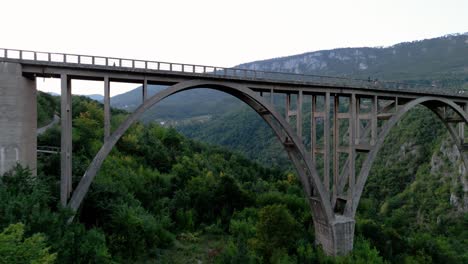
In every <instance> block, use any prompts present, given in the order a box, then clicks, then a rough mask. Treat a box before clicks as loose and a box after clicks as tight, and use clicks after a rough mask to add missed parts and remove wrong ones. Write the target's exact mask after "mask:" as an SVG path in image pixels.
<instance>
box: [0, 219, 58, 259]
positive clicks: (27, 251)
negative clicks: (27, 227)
mask: <svg viewBox="0 0 468 264" xmlns="http://www.w3.org/2000/svg"><path fill="white" fill-rule="evenodd" d="M45 240H46V238H45V236H44V235H43V234H34V235H32V236H31V237H26V238H25V237H24V225H23V224H12V225H9V226H8V227H7V228H5V229H4V230H3V232H2V233H0V263H5V264H9V263H18V264H21V263H24V264H26V263H38V264H39V263H41V264H47V263H54V262H55V259H56V257H57V254H56V253H54V254H52V253H49V248H48V247H47V243H46V242H45Z"/></svg>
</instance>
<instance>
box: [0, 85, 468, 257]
mask: <svg viewBox="0 0 468 264" xmlns="http://www.w3.org/2000/svg"><path fill="white" fill-rule="evenodd" d="M39 98H40V99H39V103H40V106H39V111H40V112H42V111H45V110H46V111H45V112H46V113H39V116H42V115H47V114H50V113H53V112H54V111H57V110H58V105H59V101H58V98H56V97H51V96H50V95H47V94H42V93H40V94H39ZM44 102H45V103H44ZM50 107H53V108H54V109H53V110H52V109H50ZM73 110H74V111H73V144H74V159H73V174H74V182H75V184H76V182H77V181H78V180H79V178H80V176H81V175H83V172H84V170H85V169H86V167H87V164H89V163H90V160H91V158H92V157H93V156H94V154H95V153H96V152H97V150H98V149H99V147H100V146H101V145H102V138H103V129H102V128H103V111H102V105H101V104H99V103H97V102H96V101H92V100H90V99H87V98H84V97H73ZM112 114H113V120H112V123H113V127H114V128H115V127H116V126H117V125H118V124H119V123H120V122H121V121H122V120H123V118H124V117H125V116H126V115H127V113H126V112H124V111H122V110H113V112H112ZM413 118H414V119H413ZM433 118H434V117H432V116H431V115H430V114H429V115H427V113H425V112H424V111H423V110H420V111H417V112H416V113H414V115H413V117H412V118H407V119H405V120H403V122H402V124H401V127H408V130H405V132H406V133H416V132H417V133H420V136H419V137H418V138H419V140H420V141H421V142H428V141H430V140H432V139H434V138H440V137H439V136H440V135H441V134H443V132H442V131H443V130H442V127H441V126H436V128H437V129H433V128H431V127H427V129H426V130H425V131H424V130H423V131H421V130H413V129H411V126H412V125H415V120H419V119H423V120H422V122H433V120H432V119H433ZM392 136H394V137H397V138H395V139H392V138H391V139H390V140H398V139H399V138H398V137H399V136H400V135H395V134H394V135H392ZM442 138H443V137H442ZM59 143H60V130H59V128H58V127H55V128H52V129H50V130H49V131H47V132H46V133H45V134H43V135H41V136H40V137H39V138H38V144H39V145H55V146H59ZM416 143H418V142H415V144H416ZM441 144H442V140H439V143H437V144H436V145H437V147H438V148H440V149H443V148H442V145H441ZM431 147H432V145H431V144H422V148H429V149H426V150H425V151H427V152H428V153H430V152H431V151H432V149H430V148H431ZM388 151H389V152H391V151H394V150H392V149H389V150H388ZM442 152H443V151H442ZM440 156H441V157H440V158H441V159H444V158H445V159H448V158H447V157H446V156H444V154H443V153H441V154H440ZM428 158H429V155H420V156H419V157H415V158H414V159H413V162H414V163H412V164H408V163H404V162H403V163H401V162H400V163H399V162H398V161H395V162H396V163H397V165H398V166H391V167H388V166H385V164H384V163H385V161H384V160H385V159H382V160H381V161H379V164H378V165H376V166H375V168H374V171H375V173H372V174H371V175H372V176H371V178H370V179H369V182H368V184H367V187H366V193H365V197H364V198H363V200H362V201H361V205H360V207H359V213H358V217H357V224H356V241H355V249H354V251H353V252H352V253H351V254H350V255H348V256H345V257H339V258H330V257H327V256H325V255H324V253H323V252H322V250H321V249H320V248H319V247H316V246H315V245H314V231H313V222H312V218H311V214H310V210H309V208H308V205H307V203H306V200H305V199H304V198H305V197H304V195H303V193H302V189H301V187H300V185H299V183H298V181H297V179H296V175H295V172H294V171H290V170H280V169H278V168H277V169H272V168H266V167H264V166H261V165H259V164H258V163H255V162H252V161H249V160H248V159H246V158H244V157H243V156H242V155H240V154H236V153H233V152H230V151H227V150H225V149H222V148H219V147H215V146H208V145H206V144H202V143H199V142H196V141H193V140H190V139H187V138H185V137H183V136H181V135H180V134H179V133H177V132H176V131H175V130H174V129H168V128H163V127H160V126H158V125H156V124H153V123H148V124H144V123H137V124H135V125H134V126H132V128H131V129H130V130H129V131H128V132H127V133H126V134H125V136H124V137H123V138H122V139H121V140H120V141H119V142H118V145H117V147H116V148H115V149H114V150H113V151H112V153H111V155H110V157H109V158H107V159H106V161H105V162H104V165H103V167H102V169H101V171H100V173H99V175H98V177H97V178H96V180H95V182H94V183H93V185H92V188H91V191H90V193H89V194H88V195H87V197H86V199H85V201H84V204H83V206H82V208H81V209H80V211H79V212H78V214H77V217H75V221H74V222H72V223H71V224H69V225H67V223H66V222H67V219H69V217H70V215H71V214H72V212H70V211H68V210H67V209H66V208H60V206H59V193H58V192H59V186H58V185H59V167H60V166H59V164H60V162H59V160H60V158H59V156H58V155H44V156H40V157H39V166H38V176H37V177H32V176H31V173H30V172H29V171H28V169H26V168H21V167H19V166H18V167H17V168H16V169H14V170H13V171H11V172H9V173H7V175H5V176H4V177H2V178H1V182H0V197H2V199H1V202H0V228H1V229H2V230H3V232H2V233H0V259H2V261H3V262H2V263H30V262H31V261H36V262H35V263H54V262H55V263H142V262H143V263H197V262H198V263H386V262H389V263H403V262H405V263H466V262H467V261H468V254H467V252H466V250H465V249H466V248H467V247H468V243H467V237H468V234H467V230H466V226H467V225H468V215H467V214H466V213H464V214H463V213H460V212H458V211H457V210H456V208H454V207H453V206H452V205H451V204H450V199H449V197H450V191H451V187H452V179H451V178H447V177H445V176H443V175H445V174H450V173H453V174H454V175H455V174H456V173H454V172H453V171H452V169H453V168H452V167H450V166H447V165H443V166H441V167H440V168H439V169H438V170H437V171H435V172H431V171H430V170H431V168H430V166H429V164H428V161H427V159H428ZM386 161H387V162H388V160H386ZM420 164H423V165H420ZM444 164H448V163H444ZM389 170H390V171H389Z"/></svg>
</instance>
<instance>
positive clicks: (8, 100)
mask: <svg viewBox="0 0 468 264" xmlns="http://www.w3.org/2000/svg"><path fill="white" fill-rule="evenodd" d="M36 118H37V100H36V81H35V80H30V79H27V78H25V77H23V75H22V70H21V64H19V63H10V62H0V175H3V174H4V173H5V172H7V171H8V170H10V169H11V168H12V167H13V166H15V164H16V163H17V162H18V163H20V164H21V165H23V166H27V167H29V168H30V169H31V170H32V172H33V175H36V148H37V141H36V129H37V121H36Z"/></svg>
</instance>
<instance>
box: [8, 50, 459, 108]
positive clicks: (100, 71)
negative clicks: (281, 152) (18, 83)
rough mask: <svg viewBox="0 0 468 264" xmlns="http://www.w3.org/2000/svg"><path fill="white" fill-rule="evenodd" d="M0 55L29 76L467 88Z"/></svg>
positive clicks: (383, 90)
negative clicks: (20, 65)
mask: <svg viewBox="0 0 468 264" xmlns="http://www.w3.org/2000/svg"><path fill="white" fill-rule="evenodd" d="M0 61H5V62H16V63H21V64H22V65H23V73H24V74H25V75H29V76H32V77H60V74H67V75H69V76H71V77H72V78H75V79H86V80H102V79H103V78H104V76H108V77H109V78H110V79H111V80H112V81H116V82H118V81H121V82H138V83H140V82H143V81H147V82H148V84H174V83H177V82H180V81H183V80H187V79H194V78H198V79H211V80H213V79H215V80H223V81H231V82H241V83H244V84H247V85H248V86H249V87H250V88H252V89H254V90H257V91H269V90H270V89H272V88H274V89H275V91H281V90H283V89H284V90H285V92H292V93H294V92H293V90H297V89H298V88H299V87H303V88H304V92H311V93H320V92H321V90H323V88H327V90H328V91H331V92H336V93H341V94H343V93H344V94H347V93H353V92H359V93H360V94H364V95H365V94H369V95H373V94H375V93H377V94H378V95H381V96H386V95H388V96H395V93H397V94H400V95H403V96H407V97H412V98H414V97H420V96H428V95H431V96H439V97H445V98H451V99H458V100H460V101H466V100H468V92H465V91H464V90H453V89H442V88H437V87H428V86H422V85H417V84H408V83H398V82H387V81H369V80H363V79H352V78H344V77H331V76H319V75H307V74H295V73H283V72H268V71H257V70H248V69H241V68H224V67H215V66H206V65H194V64H182V63H171V62H160V61H145V60H135V59H124V58H113V57H102V56H92V55H78V54H64V53H51V52H38V51H28V50H15V49H2V48H0ZM289 88H290V89H291V91H289V90H290V89H289ZM330 89H331V90H330ZM322 92H323V91H322Z"/></svg>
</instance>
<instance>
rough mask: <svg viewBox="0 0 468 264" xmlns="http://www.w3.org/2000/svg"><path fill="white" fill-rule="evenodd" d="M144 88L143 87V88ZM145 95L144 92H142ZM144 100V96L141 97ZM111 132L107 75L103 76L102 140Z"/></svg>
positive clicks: (105, 139)
mask: <svg viewBox="0 0 468 264" xmlns="http://www.w3.org/2000/svg"><path fill="white" fill-rule="evenodd" d="M143 90H144V89H143ZM143 96H145V94H143ZM143 102H144V98H143ZM110 132H111V111H110V82H109V77H107V76H106V77H104V142H106V141H107V139H108V138H109V136H110Z"/></svg>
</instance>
